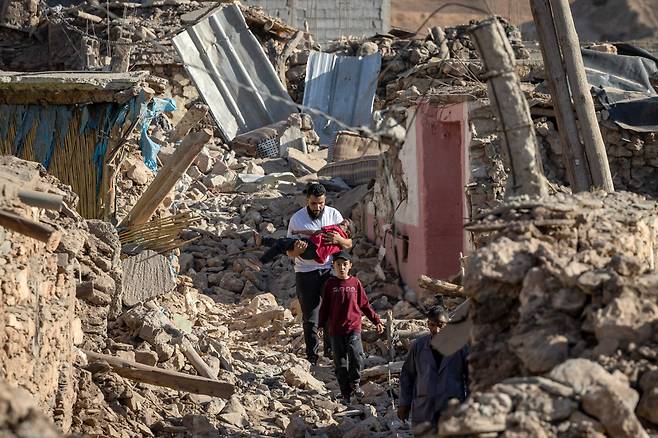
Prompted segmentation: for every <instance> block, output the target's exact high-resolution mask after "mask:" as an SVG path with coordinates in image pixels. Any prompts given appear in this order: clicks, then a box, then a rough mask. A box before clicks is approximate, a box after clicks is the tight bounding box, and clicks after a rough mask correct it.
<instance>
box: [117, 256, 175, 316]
mask: <svg viewBox="0 0 658 438" xmlns="http://www.w3.org/2000/svg"><path fill="white" fill-rule="evenodd" d="M171 271H172V268H171V265H170V263H169V261H168V260H167V259H166V258H165V257H164V256H162V255H160V254H158V253H156V252H155V251H151V250H147V251H143V252H141V253H139V254H138V255H136V256H131V257H128V258H126V259H124V260H123V303H124V304H125V305H126V306H128V307H132V306H134V305H136V304H138V303H140V302H142V301H146V300H147V299H149V298H152V297H155V296H158V295H162V294H164V293H167V292H169V291H171V290H172V289H174V288H175V287H176V281H175V280H174V276H173V274H172V272H171Z"/></svg>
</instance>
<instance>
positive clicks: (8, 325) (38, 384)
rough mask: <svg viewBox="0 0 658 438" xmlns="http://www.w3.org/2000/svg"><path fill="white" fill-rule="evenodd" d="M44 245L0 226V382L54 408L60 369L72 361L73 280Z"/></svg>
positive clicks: (49, 409)
mask: <svg viewBox="0 0 658 438" xmlns="http://www.w3.org/2000/svg"><path fill="white" fill-rule="evenodd" d="M62 260H63V259H62V258H61V256H60V255H58V254H55V253H53V252H48V251H46V249H45V244H44V243H42V242H39V241H36V240H34V239H31V238H29V237H26V236H24V235H22V234H18V233H14V232H11V231H8V230H7V229H5V228H0V326H1V328H0V346H1V347H0V378H1V379H2V380H6V381H8V382H9V383H14V384H18V385H20V386H22V387H23V388H25V389H27V390H28V391H29V392H31V393H32V394H34V396H35V398H36V400H37V402H38V404H39V406H40V407H41V409H42V410H44V412H52V411H53V408H54V404H55V398H56V394H57V392H58V384H59V381H60V368H62V367H63V366H64V365H65V364H68V363H70V362H72V360H73V352H72V348H73V333H74V328H75V326H76V325H77V326H79V324H80V321H79V320H76V318H75V278H74V276H73V273H72V271H67V270H65V269H64V268H63V266H62Z"/></svg>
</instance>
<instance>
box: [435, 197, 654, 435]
mask: <svg viewBox="0 0 658 438" xmlns="http://www.w3.org/2000/svg"><path fill="white" fill-rule="evenodd" d="M656 212H658V204H656V203H655V202H654V201H650V200H647V199H645V198H643V197H642V196H640V195H635V194H630V193H625V192H617V193H611V194H605V193H584V194H578V195H570V194H563V193H558V194H555V195H553V196H552V197H551V198H550V199H548V200H544V201H543V202H541V203H538V202H531V201H526V200H523V199H519V200H513V201H510V202H508V203H505V204H502V205H500V206H499V207H498V208H497V209H494V210H493V211H491V212H490V213H489V214H485V215H483V216H482V217H481V219H479V220H476V221H474V223H473V224H472V225H471V227H472V228H471V229H472V230H474V231H475V232H476V233H488V234H489V236H488V239H487V242H486V244H484V245H483V246H482V247H481V248H480V249H478V250H477V251H476V252H475V253H473V254H472V255H471V256H470V257H469V262H468V264H467V267H466V275H465V278H464V289H465V292H466V293H467V294H468V295H469V296H470V297H471V298H472V300H473V304H474V307H475V309H474V312H473V320H474V324H475V326H474V330H473V334H472V338H473V343H472V350H471V355H470V359H469V362H470V369H471V376H472V378H473V389H475V390H476V391H477V392H475V393H474V394H473V395H472V396H471V398H470V399H469V400H468V401H467V402H466V403H465V404H464V405H462V406H456V407H454V409H453V410H452V411H451V412H447V413H445V414H444V416H443V417H442V422H441V423H440V430H439V435H440V436H463V435H468V434H474V433H489V434H492V435H491V436H498V435H497V434H498V433H502V435H501V436H509V435H512V436H515V435H518V434H525V435H532V436H556V435H560V436H604V435H605V434H607V435H609V436H619V437H648V436H649V433H655V432H656V431H658V423H656V422H655V420H656V418H655V412H656V409H657V408H658V405H656V397H655V391H654V386H652V385H653V384H655V380H656V379H655V375H656V370H657V369H658V355H657V354H656V352H657V351H658V336H656V333H658V331H656V329H657V328H658V304H657V303H658V300H657V299H656V293H655V291H656V290H658V287H657V284H656V280H657V279H656V276H655V274H654V273H653V271H654V264H655V261H654V251H655V250H654V248H655V245H656V241H655V231H656V227H657V226H658V222H656ZM640 402H641V403H640Z"/></svg>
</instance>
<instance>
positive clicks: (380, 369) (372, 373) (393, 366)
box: [361, 360, 404, 382]
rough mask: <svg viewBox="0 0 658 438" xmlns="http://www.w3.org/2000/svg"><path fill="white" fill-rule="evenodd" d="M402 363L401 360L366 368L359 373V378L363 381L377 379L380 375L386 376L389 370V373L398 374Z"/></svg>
mask: <svg viewBox="0 0 658 438" xmlns="http://www.w3.org/2000/svg"><path fill="white" fill-rule="evenodd" d="M402 365H404V361H403V360H401V361H398V362H390V363H387V364H386V365H377V366H374V367H371V368H367V369H365V370H363V372H362V373H361V380H363V381H364V382H365V381H366V380H374V379H378V378H380V377H383V376H387V375H388V373H389V371H390V373H391V374H400V372H401V371H402Z"/></svg>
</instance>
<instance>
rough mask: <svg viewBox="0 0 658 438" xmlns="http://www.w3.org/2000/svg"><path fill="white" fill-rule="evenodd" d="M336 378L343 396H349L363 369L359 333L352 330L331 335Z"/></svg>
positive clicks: (356, 384)
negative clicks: (341, 334)
mask: <svg viewBox="0 0 658 438" xmlns="http://www.w3.org/2000/svg"><path fill="white" fill-rule="evenodd" d="M331 345H332V347H333V350H334V366H335V369H336V379H337V380H338V386H340V393H341V395H342V396H343V397H345V398H349V397H350V396H351V395H352V393H353V392H354V390H355V389H356V388H357V387H358V386H359V382H360V381H361V371H362V370H363V344H361V333H360V332H352V333H350V334H348V335H345V336H332V337H331Z"/></svg>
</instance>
